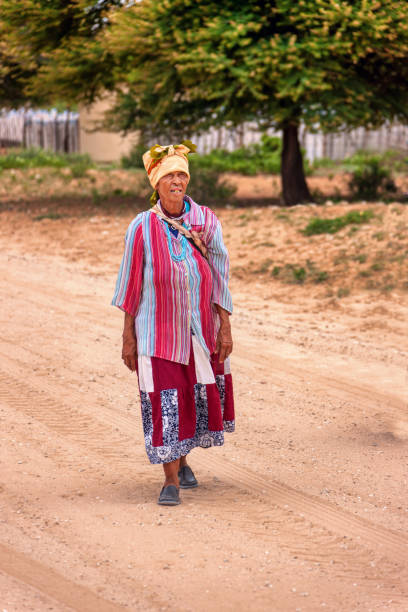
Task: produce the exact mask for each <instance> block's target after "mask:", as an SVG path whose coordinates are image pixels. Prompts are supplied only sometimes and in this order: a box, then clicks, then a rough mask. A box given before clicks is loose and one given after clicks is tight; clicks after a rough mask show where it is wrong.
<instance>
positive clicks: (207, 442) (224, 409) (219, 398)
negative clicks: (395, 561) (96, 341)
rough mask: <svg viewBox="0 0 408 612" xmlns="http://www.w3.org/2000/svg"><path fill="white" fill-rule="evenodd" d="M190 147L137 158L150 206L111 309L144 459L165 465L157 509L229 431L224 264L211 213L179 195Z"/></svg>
mask: <svg viewBox="0 0 408 612" xmlns="http://www.w3.org/2000/svg"><path fill="white" fill-rule="evenodd" d="M194 149H195V147H194V145H192V144H191V143H190V142H184V143H183V144H180V145H174V146H173V145H169V146H166V147H161V146H160V145H156V146H155V147H152V148H151V149H150V151H147V152H146V153H145V154H144V155H143V162H144V165H145V168H146V171H147V174H148V177H149V180H150V183H151V185H152V186H153V188H154V190H155V191H154V194H153V196H154V197H155V199H158V201H157V203H156V204H155V206H153V208H152V209H150V210H148V211H145V212H142V213H140V214H138V215H137V216H136V217H135V219H133V221H132V222H131V223H130V225H129V227H128V230H127V232H126V237H125V251H124V255H123V259H122V264H121V267H120V270H119V275H118V279H117V283H116V289H115V294H114V297H113V300H112V304H113V305H115V306H118V307H119V308H120V309H121V310H123V311H124V313H125V318H124V330H123V349H122V359H123V361H124V363H125V365H126V366H127V367H128V368H129V369H130V370H132V371H137V374H138V380H139V390H140V398H141V407H142V419H143V430H144V438H145V445H146V451H147V455H148V457H149V460H150V462H151V463H161V464H163V468H164V476H165V480H164V485H163V488H162V490H161V492H160V495H159V500H158V503H159V504H163V505H176V504H179V503H180V496H179V487H180V488H192V487H196V486H197V485H198V482H197V479H196V478H195V475H194V473H193V471H192V469H191V467H190V466H189V465H187V454H188V453H189V452H190V451H191V450H192V449H193V448H195V447H197V446H201V447H203V448H207V447H210V446H221V445H222V444H223V443H224V431H230V432H232V431H234V425H235V422H234V401H233V392H232V379H231V372H230V364H229V355H230V353H231V351H232V337H231V326H230V321H229V317H230V314H231V312H232V301H231V295H230V292H229V289H228V274H229V259H228V253H227V250H226V248H225V246H224V243H223V239H222V231H221V225H220V222H219V221H218V219H217V217H216V216H215V214H214V213H213V212H212V211H211V210H210V209H209V208H207V207H205V206H200V205H198V204H196V203H195V202H194V200H192V198H191V197H189V196H186V195H185V193H186V188H187V185H188V182H189V180H190V174H189V166H188V159H187V155H188V154H189V153H190V152H191V151H193V150H194Z"/></svg>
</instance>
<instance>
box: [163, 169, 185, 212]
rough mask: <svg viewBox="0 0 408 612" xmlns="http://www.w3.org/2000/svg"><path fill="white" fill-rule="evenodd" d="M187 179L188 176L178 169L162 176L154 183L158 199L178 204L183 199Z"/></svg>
mask: <svg viewBox="0 0 408 612" xmlns="http://www.w3.org/2000/svg"><path fill="white" fill-rule="evenodd" d="M189 180H190V176H189V175H188V174H187V173H186V172H184V171H180V170H176V171H175V172H169V173H168V174H165V175H164V176H162V178H161V179H160V180H159V182H158V183H157V184H156V190H157V191H158V192H159V197H160V200H162V201H164V202H167V203H168V204H174V205H176V204H180V203H181V202H182V201H183V199H184V195H185V193H186V189H187V185H188V182H189Z"/></svg>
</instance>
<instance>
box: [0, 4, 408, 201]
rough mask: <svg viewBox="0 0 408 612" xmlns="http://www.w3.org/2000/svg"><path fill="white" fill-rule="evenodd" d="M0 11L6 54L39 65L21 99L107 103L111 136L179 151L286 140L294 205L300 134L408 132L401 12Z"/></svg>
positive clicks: (300, 189) (76, 7) (298, 192)
mask: <svg viewBox="0 0 408 612" xmlns="http://www.w3.org/2000/svg"><path fill="white" fill-rule="evenodd" d="M0 6H1V20H2V22H3V24H6V25H5V26H3V28H2V29H3V31H4V32H5V33H6V36H7V40H8V41H9V42H10V44H11V47H10V48H13V49H20V51H19V53H20V57H22V56H23V55H24V53H25V54H26V55H25V57H26V59H27V63H28V65H30V66H32V63H33V62H34V63H35V66H33V75H32V77H31V78H28V79H26V81H25V83H26V85H25V91H26V93H27V95H29V96H30V95H31V96H37V97H45V98H46V97H47V96H48V97H53V96H54V97H55V96H58V97H59V98H61V95H64V96H65V98H66V99H67V100H85V101H90V100H93V99H94V98H95V97H96V96H97V95H98V94H99V93H101V92H102V91H103V90H106V89H109V90H113V91H115V92H116V93H117V98H116V99H117V103H116V106H115V107H114V108H113V109H112V111H111V113H110V116H109V119H110V123H111V125H112V126H113V127H114V128H116V129H119V130H136V129H141V130H142V131H144V132H145V133H148V134H160V135H163V136H164V135H168V136H178V137H185V136H189V135H191V134H192V133H197V132H200V131H203V130H205V129H207V128H208V127H209V126H211V125H225V124H230V125H238V124H240V123H242V122H244V121H255V122H256V123H257V124H258V125H260V126H261V127H264V128H267V127H271V126H273V127H275V128H278V129H282V130H283V133H284V147H283V158H282V161H283V183H284V185H283V186H284V193H285V192H286V200H287V202H288V203H293V202H294V201H302V200H307V199H308V198H310V196H309V193H308V191H307V186H306V183H305V181H304V177H303V173H302V164H301V158H299V156H300V150H299V143H298V138H297V128H298V126H299V124H300V123H304V124H305V125H306V126H308V127H309V129H323V130H327V131H330V130H340V129H347V128H353V127H357V126H365V127H368V128H370V127H375V126H378V125H380V124H382V123H383V122H384V121H386V120H398V121H400V122H404V123H406V122H407V120H408V61H407V60H408V3H406V2H405V0H403V1H398V0H397V1H396V0H296V1H295V0H274V1H272V0H246V2H245V3H240V2H236V0H223V1H222V2H217V1H211V0H141V1H140V2H122V1H121V0H117V1H116V2H114V1H112V2H108V1H105V2H94V3H93V4H90V2H89V0H71V1H70V2H66V1H65V2H63V1H62V0H60V1H58V0H49V1H46V0H16V1H14V2H12V3H8V2H7V3H6V2H5V1H4V0H3V1H0ZM40 8H41V10H40ZM24 11H26V13H25V15H26V18H23V13H24ZM26 24H29V25H26ZM37 26H38V27H37ZM30 62H31V63H30ZM23 63H24V62H23ZM285 169H286V178H285ZM296 177H297V185H296V180H295V179H296ZM288 181H289V183H290V181H292V183H293V185H294V186H295V187H294V191H293V193H292V194H291V195H290V194H289V191H288V189H289V183H288Z"/></svg>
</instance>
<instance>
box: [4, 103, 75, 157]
mask: <svg viewBox="0 0 408 612" xmlns="http://www.w3.org/2000/svg"><path fill="white" fill-rule="evenodd" d="M13 146H23V147H41V148H42V149H48V150H50V151H55V152H61V153H62V152H65V153H76V152H78V151H79V114H78V113H76V112H71V111H64V112H62V113H59V112H58V111H56V110H55V109H53V110H50V111H45V110H26V109H18V110H11V111H5V110H3V111H0V147H13Z"/></svg>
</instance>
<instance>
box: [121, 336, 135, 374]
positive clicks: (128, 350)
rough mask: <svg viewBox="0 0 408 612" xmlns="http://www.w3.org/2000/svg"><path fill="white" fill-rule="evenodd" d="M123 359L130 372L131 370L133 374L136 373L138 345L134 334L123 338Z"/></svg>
mask: <svg viewBox="0 0 408 612" xmlns="http://www.w3.org/2000/svg"><path fill="white" fill-rule="evenodd" d="M122 359H123V362H124V364H125V366H127V367H128V368H129V370H131V371H132V372H135V371H136V368H137V344H136V339H135V338H134V336H133V334H132V335H124V336H123V346H122Z"/></svg>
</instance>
